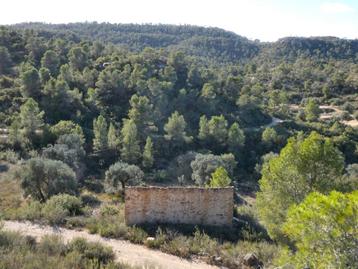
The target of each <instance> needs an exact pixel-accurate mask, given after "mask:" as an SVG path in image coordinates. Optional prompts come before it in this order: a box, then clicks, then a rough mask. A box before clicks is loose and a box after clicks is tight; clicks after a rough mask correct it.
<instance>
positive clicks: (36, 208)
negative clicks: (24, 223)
mask: <svg viewBox="0 0 358 269" xmlns="http://www.w3.org/2000/svg"><path fill="white" fill-rule="evenodd" d="M42 208H43V204H41V203H40V202H38V201H31V202H30V203H28V204H27V205H26V206H24V207H22V208H20V209H19V210H18V212H17V216H16V218H19V219H25V220H30V221H34V220H39V219H41V218H42Z"/></svg>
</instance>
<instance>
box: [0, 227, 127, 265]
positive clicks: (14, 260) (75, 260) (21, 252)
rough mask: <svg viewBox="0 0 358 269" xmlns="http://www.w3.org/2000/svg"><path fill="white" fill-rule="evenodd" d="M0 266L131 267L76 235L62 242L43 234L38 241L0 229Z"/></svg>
mask: <svg viewBox="0 0 358 269" xmlns="http://www.w3.org/2000/svg"><path fill="white" fill-rule="evenodd" d="M0 253H1V254H0V256H1V259H0V268H4V269H5V268H11V269H24V268H28V269H32V268H41V269H53V268H56V269H68V268H79V269H84V268H93V269H94V268H97V269H99V268H100V269H130V268H131V267H130V266H127V265H123V264H116V263H114V254H113V252H112V250H111V248H109V247H105V246H102V245H100V244H98V243H91V242H87V241H86V240H84V239H75V240H73V241H72V242H70V243H69V244H67V245H65V244H64V243H63V241H62V240H61V239H60V237H57V236H45V237H44V238H43V239H42V240H41V241H40V242H39V243H38V244H36V241H35V239H34V238H32V237H29V236H22V235H20V234H18V233H13V232H4V231H0Z"/></svg>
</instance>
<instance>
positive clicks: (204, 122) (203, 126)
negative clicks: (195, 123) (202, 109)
mask: <svg viewBox="0 0 358 269" xmlns="http://www.w3.org/2000/svg"><path fill="white" fill-rule="evenodd" d="M209 136H210V130H209V125H208V119H207V118H206V116H205V115H203V116H201V117H200V122H199V135H198V138H199V139H200V140H206V139H208V137H209Z"/></svg>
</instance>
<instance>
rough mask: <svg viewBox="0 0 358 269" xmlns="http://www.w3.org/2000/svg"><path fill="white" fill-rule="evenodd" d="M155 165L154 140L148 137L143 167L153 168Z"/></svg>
mask: <svg viewBox="0 0 358 269" xmlns="http://www.w3.org/2000/svg"><path fill="white" fill-rule="evenodd" d="M153 163H154V158H153V142H152V139H151V138H150V137H149V136H148V137H147V140H146V141H145V146H144V151H143V167H145V168H147V169H148V168H151V167H152V166H153Z"/></svg>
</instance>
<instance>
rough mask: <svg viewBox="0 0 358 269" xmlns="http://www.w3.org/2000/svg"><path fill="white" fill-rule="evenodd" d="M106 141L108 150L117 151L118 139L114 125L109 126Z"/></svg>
mask: <svg viewBox="0 0 358 269" xmlns="http://www.w3.org/2000/svg"><path fill="white" fill-rule="evenodd" d="M107 140H108V148H109V149H111V150H117V149H118V146H119V138H118V135H117V130H116V127H114V124H113V123H112V122H111V123H110V124H109V129H108V135H107Z"/></svg>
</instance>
